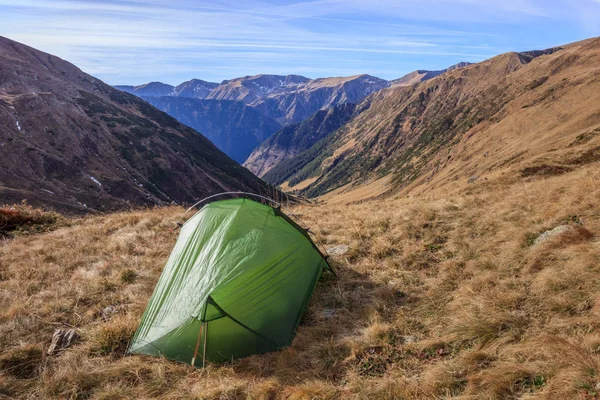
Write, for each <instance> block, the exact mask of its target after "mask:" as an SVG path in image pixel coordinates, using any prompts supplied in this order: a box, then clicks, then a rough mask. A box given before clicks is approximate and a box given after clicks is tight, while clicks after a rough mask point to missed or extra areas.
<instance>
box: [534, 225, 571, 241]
mask: <svg viewBox="0 0 600 400" xmlns="http://www.w3.org/2000/svg"><path fill="white" fill-rule="evenodd" d="M571 228H572V226H571V225H559V226H557V227H556V228H554V229H550V230H547V231H545V232H543V233H542V234H541V235H540V236H538V237H537V238H536V239H535V241H534V242H533V245H534V246H535V245H536V244H540V243H542V242H544V241H546V240H548V239H550V238H552V237H554V236H557V235H560V234H561V233H564V232H566V231H568V230H569V229H571Z"/></svg>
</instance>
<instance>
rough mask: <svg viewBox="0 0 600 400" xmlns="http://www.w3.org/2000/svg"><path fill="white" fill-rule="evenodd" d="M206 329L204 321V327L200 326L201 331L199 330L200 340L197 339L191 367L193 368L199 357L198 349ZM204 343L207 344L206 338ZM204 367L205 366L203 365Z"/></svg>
mask: <svg viewBox="0 0 600 400" xmlns="http://www.w3.org/2000/svg"><path fill="white" fill-rule="evenodd" d="M202 328H204V321H202V325H200V329H198V339H196V349H195V350H194V357H192V362H191V364H190V365H191V366H192V367H193V366H194V364H195V363H196V356H197V355H198V347H200V338H201V337H202V331H203V329H202ZM204 343H206V338H204ZM202 366H203V367H204V365H202Z"/></svg>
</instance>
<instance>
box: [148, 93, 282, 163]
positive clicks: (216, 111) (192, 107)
mask: <svg viewBox="0 0 600 400" xmlns="http://www.w3.org/2000/svg"><path fill="white" fill-rule="evenodd" d="M144 99H145V100H146V101H148V102H149V103H150V104H152V105H154V106H155V107H156V108H158V109H159V110H162V111H164V112H166V113H168V114H169V115H171V116H172V117H174V118H176V119H177V120H178V121H180V122H181V123H183V124H185V125H187V126H190V127H192V128H194V129H195V130H197V131H198V132H202V134H204V135H205V136H206V137H207V138H208V139H210V140H211V141H212V142H213V143H214V144H215V145H216V146H217V147H218V148H219V149H221V150H222V151H224V152H225V153H226V154H227V155H229V156H230V157H231V158H233V159H234V160H235V161H237V162H239V163H243V162H244V161H245V160H246V158H248V156H249V155H250V153H251V152H252V150H254V148H256V146H258V145H259V144H261V143H262V142H263V141H264V140H265V139H267V138H268V137H269V136H271V135H272V134H273V133H275V132H276V131H278V130H279V129H280V128H281V125H279V124H278V123H277V122H276V121H274V120H273V119H271V118H269V117H267V116H265V115H263V114H261V113H260V112H258V111H256V110H255V109H253V108H251V107H248V106H246V105H244V104H243V103H241V102H239V101H230V100H199V99H191V98H183V97H145V98H144Z"/></svg>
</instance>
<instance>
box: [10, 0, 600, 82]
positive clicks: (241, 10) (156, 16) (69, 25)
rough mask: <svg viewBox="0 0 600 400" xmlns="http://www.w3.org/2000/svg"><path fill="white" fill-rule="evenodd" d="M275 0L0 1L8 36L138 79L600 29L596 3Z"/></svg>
mask: <svg viewBox="0 0 600 400" xmlns="http://www.w3.org/2000/svg"><path fill="white" fill-rule="evenodd" d="M268 1H275V0H262V1H256V0H251V1H244V2H243V3H240V2H239V1H233V0H221V1H213V2H210V3H208V2H206V1H192V0H169V1H167V0H127V1H126V0H90V1H83V0H71V1H68V0H19V1H9V0H0V10H1V11H2V12H3V14H4V13H6V14H8V13H10V18H5V19H3V22H2V34H5V35H6V36H9V37H11V38H13V39H15V40H19V41H22V42H25V43H27V44H29V45H31V46H33V47H36V48H40V49H41V50H44V51H47V52H50V53H53V54H56V55H58V56H60V57H62V58H65V59H67V60H69V61H71V62H74V63H75V64H77V65H78V66H80V67H82V68H83V69H84V70H86V71H88V72H91V73H93V74H97V75H99V77H101V78H103V79H107V80H108V81H109V83H117V82H115V79H118V80H119V82H118V83H125V82H126V81H127V80H128V79H129V80H131V82H132V83H141V82H140V81H138V79H146V78H147V77H150V78H151V79H153V80H155V79H163V80H176V79H181V80H184V79H189V78H192V77H198V78H208V79H216V80H220V79H224V78H231V77H233V76H235V75H236V74H238V75H240V74H244V75H245V74H250V73H255V72H268V71H271V72H272V71H279V72H280V73H286V71H287V72H288V73H291V72H295V73H305V74H310V73H313V72H314V73H316V72H315V71H322V73H323V74H324V73H329V72H330V71H336V70H337V71H340V72H339V73H337V75H339V74H342V71H350V70H352V71H355V68H358V67H360V68H362V70H360V71H355V72H366V73H373V74H378V73H379V74H386V75H387V76H384V77H389V78H392V77H395V76H400V75H401V74H402V73H404V72H409V71H407V70H406V69H409V68H412V69H415V68H417V67H418V68H432V69H433V68H440V67H443V66H444V65H443V64H444V63H454V62H457V61H462V60H468V61H476V60H481V59H483V58H486V57H489V56H491V55H493V54H495V53H498V52H500V51H503V50H504V51H505V50H508V49H505V48H499V47H498V45H497V43H499V42H506V41H505V40H503V39H505V38H503V37H502V36H499V34H498V33H496V32H494V31H493V30H491V29H489V26H491V25H490V24H494V23H497V22H501V23H502V24H504V25H506V24H518V23H519V21H523V20H525V21H526V22H529V21H532V20H539V19H540V18H560V17H564V18H570V19H572V20H577V21H583V20H585V21H586V24H587V25H589V26H590V27H591V28H590V29H592V30H593V29H594V28H593V26H594V23H595V22H594V21H596V20H595V19H594V17H593V15H594V14H593V13H592V14H590V12H589V10H590V9H591V8H592V7H591V6H590V4H591V5H592V6H593V7H596V8H597V4H598V2H599V1H600V0H565V1H558V0H551V1H547V2H543V1H542V0H503V1H498V0H453V1H450V0H418V1H417V0H403V1H396V0H369V1H364V0H316V1H297V2H295V3H292V4H287V5H277V4H273V3H271V2H268ZM582 2H585V3H586V4H587V6H586V8H585V10H586V11H584V10H583V9H580V8H578V7H576V5H573V4H572V3H578V4H581V3H582ZM584 15H585V16H586V17H585V19H584V18H583V16H584ZM590 15H592V16H591V17H590ZM596 15H597V14H596ZM440 21H442V22H440ZM458 22H460V24H458ZM407 60H411V62H408V61H407ZM349 63H353V65H348V64H349ZM419 63H420V64H419ZM394 65H397V66H398V70H397V73H394V72H393V71H394ZM354 66H357V67H354ZM303 71H304V72H303ZM134 80H136V82H133V81H134ZM172 83H176V82H172Z"/></svg>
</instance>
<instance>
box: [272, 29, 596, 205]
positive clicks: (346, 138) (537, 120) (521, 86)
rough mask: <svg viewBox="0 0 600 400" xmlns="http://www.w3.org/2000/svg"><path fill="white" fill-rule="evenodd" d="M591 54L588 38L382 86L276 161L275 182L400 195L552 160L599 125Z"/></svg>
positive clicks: (308, 190) (312, 190) (307, 190)
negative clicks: (344, 119) (332, 128)
mask: <svg viewBox="0 0 600 400" xmlns="http://www.w3.org/2000/svg"><path fill="white" fill-rule="evenodd" d="M599 60H600V39H598V38H595V39H589V40H586V41H582V42H578V43H573V44H570V45H566V46H562V47H560V48H552V49H548V50H546V51H543V52H542V51H540V52H525V53H506V54H502V55H499V56H497V57H494V58H491V59H489V60H486V61H483V62H481V63H478V64H473V65H469V66H467V67H464V68H460V69H456V70H452V71H449V72H446V73H444V74H441V75H439V76H437V77H435V78H433V79H430V80H427V81H425V82H421V83H418V84H416V85H413V86H407V87H396V88H390V89H386V90H383V91H380V92H378V93H375V94H373V95H371V96H369V97H367V99H366V100H365V103H368V104H366V105H364V106H365V107H367V109H366V110H364V111H363V112H362V113H360V115H358V116H356V117H355V118H353V119H352V120H351V121H350V122H348V123H347V124H346V125H344V126H343V127H342V128H341V129H339V130H338V131H336V132H334V133H332V134H331V135H329V136H328V137H327V138H326V139H324V140H322V141H320V142H318V143H317V144H315V146H314V149H313V148H311V149H308V150H306V151H304V152H303V153H300V154H298V155H297V156H296V157H294V158H292V159H290V160H288V161H286V162H285V163H284V164H282V165H281V166H279V169H282V170H284V171H283V173H279V174H278V176H277V178H278V179H275V180H273V181H277V182H278V183H279V181H281V179H285V185H282V186H283V187H290V188H292V189H295V190H299V191H301V192H302V193H303V194H305V195H308V196H315V197H316V196H321V195H324V194H326V193H329V192H331V191H333V190H336V189H339V188H344V189H345V190H351V189H354V188H356V187H357V186H359V185H364V184H369V183H371V182H373V181H375V180H378V179H381V178H383V177H386V178H387V179H388V181H389V184H388V187H387V189H388V194H397V193H403V194H407V193H409V192H410V193H414V190H417V191H418V192H424V191H429V190H432V189H435V188H440V187H452V186H453V185H454V184H455V182H456V181H458V180H460V181H465V182H466V181H467V180H468V179H470V178H471V177H480V178H486V177H488V178H489V177H492V176H495V175H497V174H501V173H505V172H507V171H506V169H507V167H510V166H512V165H513V164H515V163H517V164H519V163H521V162H522V161H531V160H533V159H536V158H537V159H541V158H543V157H550V158H552V157H554V155H555V154H553V152H555V151H556V150H557V149H562V148H565V147H567V146H568V145H569V144H570V143H571V142H573V141H574V140H575V139H576V137H578V136H580V135H585V134H588V133H589V132H592V131H594V130H595V129H598V127H600V115H599V114H598V104H599V101H600V97H599V93H600V89H599V85H598V84H599V82H600V81H599V80H598V65H599V64H598V61H599ZM360 107H363V105H359V108H360ZM274 172H275V171H274Z"/></svg>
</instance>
